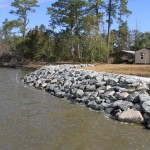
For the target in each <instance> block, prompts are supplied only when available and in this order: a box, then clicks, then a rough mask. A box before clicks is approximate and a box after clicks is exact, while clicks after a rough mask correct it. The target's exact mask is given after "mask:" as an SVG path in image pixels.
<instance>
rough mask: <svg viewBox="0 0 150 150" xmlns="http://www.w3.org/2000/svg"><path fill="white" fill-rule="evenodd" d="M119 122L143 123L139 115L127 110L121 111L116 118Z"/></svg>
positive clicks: (136, 112) (135, 111)
mask: <svg viewBox="0 0 150 150" xmlns="http://www.w3.org/2000/svg"><path fill="white" fill-rule="evenodd" d="M118 120H119V121H123V122H132V123H139V124H140V123H143V121H144V119H143V117H142V115H141V113H140V112H139V111H137V110H133V109H128V110H125V111H123V112H122V113H120V114H119V116H118Z"/></svg>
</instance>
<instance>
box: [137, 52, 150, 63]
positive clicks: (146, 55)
mask: <svg viewBox="0 0 150 150" xmlns="http://www.w3.org/2000/svg"><path fill="white" fill-rule="evenodd" d="M141 53H144V59H141ZM135 63H136V64H145V63H146V64H150V50H148V49H141V50H138V51H136V52H135Z"/></svg>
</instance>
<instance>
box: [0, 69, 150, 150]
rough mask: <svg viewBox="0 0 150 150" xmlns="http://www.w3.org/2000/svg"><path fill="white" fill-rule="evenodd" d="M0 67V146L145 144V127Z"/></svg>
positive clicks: (148, 142)
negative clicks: (53, 92) (38, 87)
mask: <svg viewBox="0 0 150 150" xmlns="http://www.w3.org/2000/svg"><path fill="white" fill-rule="evenodd" d="M24 73H25V72H23V71H21V70H15V69H4V68H0V150H149V149H150V131H149V130H145V129H144V128H143V127H141V126H138V125H133V124H122V123H120V122H116V121H112V120H109V119H107V118H106V117H105V114H103V113H98V112H95V111H90V110H89V109H88V108H86V107H83V106H80V105H74V104H70V103H69V102H68V101H67V100H65V99H58V98H55V97H52V96H51V95H49V94H48V93H45V92H44V91H40V90H36V89H34V88H32V87H29V86H27V85H24V84H22V83H21V82H20V81H19V77H21V76H22V75H23V74H24Z"/></svg>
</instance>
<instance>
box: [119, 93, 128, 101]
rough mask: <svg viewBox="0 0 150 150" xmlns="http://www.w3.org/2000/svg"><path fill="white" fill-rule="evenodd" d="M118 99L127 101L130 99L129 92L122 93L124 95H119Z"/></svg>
mask: <svg viewBox="0 0 150 150" xmlns="http://www.w3.org/2000/svg"><path fill="white" fill-rule="evenodd" d="M117 95H118V99H126V98H127V97H128V95H129V94H128V93H127V92H122V93H118V94H117Z"/></svg>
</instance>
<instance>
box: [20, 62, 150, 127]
mask: <svg viewBox="0 0 150 150" xmlns="http://www.w3.org/2000/svg"><path fill="white" fill-rule="evenodd" d="M87 66H90V67H91V66H92V65H85V64H84V65H57V66H52V65H51V66H45V67H42V68H40V69H38V70H36V71H34V72H31V73H29V74H27V75H26V76H24V77H23V79H22V81H23V82H24V83H26V84H29V85H30V86H34V87H35V88H40V89H44V90H45V91H47V92H50V93H51V94H52V95H55V96H57V97H60V98H63V97H67V98H68V99H69V100H70V101H71V102H75V103H76V102H77V103H82V104H84V105H86V106H87V107H90V108H91V109H93V110H96V111H105V112H106V113H107V114H109V116H110V117H112V118H114V119H117V120H120V121H125V122H133V123H139V124H144V125H145V126H146V127H147V128H148V129H150V83H149V82H145V81H142V80H140V79H136V78H134V77H130V78H129V76H125V75H117V74H111V73H98V72H95V71H87V70H76V69H75V68H81V67H87Z"/></svg>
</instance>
